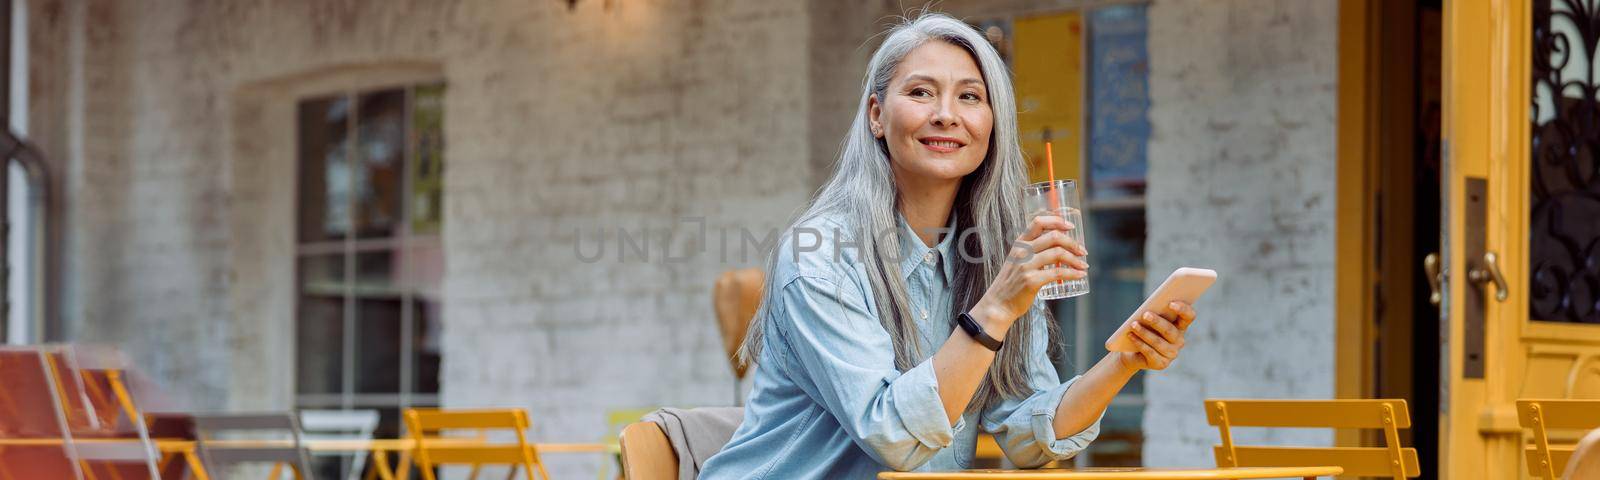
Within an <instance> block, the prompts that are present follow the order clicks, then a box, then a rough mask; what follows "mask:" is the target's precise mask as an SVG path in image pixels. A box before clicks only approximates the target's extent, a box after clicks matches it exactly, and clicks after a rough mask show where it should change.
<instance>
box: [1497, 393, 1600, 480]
mask: <svg viewBox="0 0 1600 480" xmlns="http://www.w3.org/2000/svg"><path fill="white" fill-rule="evenodd" d="M1517 423H1519V424H1521V426H1522V428H1525V429H1528V430H1531V431H1532V434H1533V436H1532V438H1531V440H1532V443H1533V445H1531V446H1529V447H1527V449H1526V450H1525V452H1524V455H1526V456H1527V459H1528V473H1530V474H1532V475H1533V476H1536V477H1542V478H1548V479H1556V478H1560V476H1561V473H1562V472H1563V471H1565V470H1566V468H1567V462H1569V461H1570V460H1571V458H1572V454H1573V451H1574V450H1575V449H1576V448H1577V446H1576V445H1575V444H1559V443H1552V441H1551V438H1552V437H1556V438H1557V439H1558V440H1559V438H1561V437H1560V436H1558V435H1552V434H1551V430H1579V429H1582V430H1592V429H1595V428H1600V400H1568V399H1548V400H1547V399H1521V400H1517Z"/></svg>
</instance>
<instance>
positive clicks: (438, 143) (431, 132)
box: [410, 85, 444, 234]
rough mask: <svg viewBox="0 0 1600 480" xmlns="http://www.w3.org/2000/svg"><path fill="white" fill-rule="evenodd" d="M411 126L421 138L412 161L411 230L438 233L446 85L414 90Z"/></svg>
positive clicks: (442, 210) (442, 185)
mask: <svg viewBox="0 0 1600 480" xmlns="http://www.w3.org/2000/svg"><path fill="white" fill-rule="evenodd" d="M411 129H412V132H414V134H415V135H416V142H417V143H416V150H415V153H414V155H415V160H414V161H413V162H412V165H411V169H412V171H411V199H410V200H411V231H412V232H414V233H424V234H427V233H438V232H439V224H440V222H441V219H443V218H444V85H424V86H420V87H417V88H416V89H415V90H414V91H413V93H412V107H411Z"/></svg>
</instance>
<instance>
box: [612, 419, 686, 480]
mask: <svg viewBox="0 0 1600 480" xmlns="http://www.w3.org/2000/svg"><path fill="white" fill-rule="evenodd" d="M618 441H619V442H621V443H622V474H623V475H622V476H623V477H624V478H627V479H628V480H676V479H677V478H678V454H677V452H674V451H673V450H672V442H670V441H668V440H667V432H664V431H662V430H661V426H660V425H656V423H655V422H634V423H632V424H629V425H628V426H627V427H623V429H622V436H621V437H619V438H618Z"/></svg>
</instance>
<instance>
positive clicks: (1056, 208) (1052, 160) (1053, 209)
mask: <svg viewBox="0 0 1600 480" xmlns="http://www.w3.org/2000/svg"><path fill="white" fill-rule="evenodd" d="M1044 164H1045V170H1046V171H1049V172H1050V213H1051V214H1052V215H1060V214H1061V199H1059V198H1057V197H1056V156H1055V154H1054V153H1052V152H1051V151H1050V142H1044ZM1073 228H1077V225H1073ZM1056 266H1057V267H1059V266H1061V264H1059V263H1058V264H1056Z"/></svg>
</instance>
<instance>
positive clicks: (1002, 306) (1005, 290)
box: [971, 215, 1089, 338]
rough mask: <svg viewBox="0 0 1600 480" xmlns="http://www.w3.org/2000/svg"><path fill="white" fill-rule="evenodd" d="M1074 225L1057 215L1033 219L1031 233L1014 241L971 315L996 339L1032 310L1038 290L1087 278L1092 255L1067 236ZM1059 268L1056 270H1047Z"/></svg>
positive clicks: (1030, 226) (1029, 228)
mask: <svg viewBox="0 0 1600 480" xmlns="http://www.w3.org/2000/svg"><path fill="white" fill-rule="evenodd" d="M1074 228H1078V226H1077V225H1073V224H1071V223H1069V222H1067V221H1066V219H1064V218H1061V217H1060V216H1056V215H1040V216H1037V217H1033V220H1032V221H1031V222H1029V224H1028V231H1027V232H1023V234H1022V235H1021V236H1019V237H1017V240H1016V241H1015V242H1012V244H1011V248H1010V250H1009V251H1008V252H1007V253H1006V261H1005V263H1004V264H1003V265H1001V267H1000V273H999V274H998V275H995V277H994V282H992V283H990V284H989V289H988V290H987V291H985V292H984V293H983V297H982V298H980V299H978V303H977V305H974V306H973V307H972V312H971V313H972V316H973V318H974V319H976V320H977V321H978V322H979V323H982V324H983V329H984V330H985V331H986V332H989V335H991V336H993V337H995V338H1004V337H1005V333H1006V331H1007V330H1009V329H1010V328H1011V324H1012V323H1014V322H1016V321H1017V319H1018V318H1022V316H1023V315H1024V314H1026V313H1028V310H1029V309H1031V308H1033V301H1034V299H1035V298H1038V296H1039V289H1040V288H1041V287H1043V286H1045V285H1047V284H1050V283H1053V282H1058V281H1061V280H1074V279H1079V278H1084V277H1086V276H1088V274H1089V273H1088V269H1089V264H1088V263H1087V262H1085V261H1084V259H1083V257H1084V256H1087V255H1088V254H1089V252H1088V251H1087V250H1085V249H1084V248H1083V245H1081V244H1079V243H1078V242H1075V241H1073V240H1072V238H1071V237H1070V236H1069V235H1068V234H1067V232H1069V231H1071V230H1072V229H1074ZM1048 265H1058V266H1057V267H1056V268H1048V269H1047V268H1045V267H1046V266H1048Z"/></svg>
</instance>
